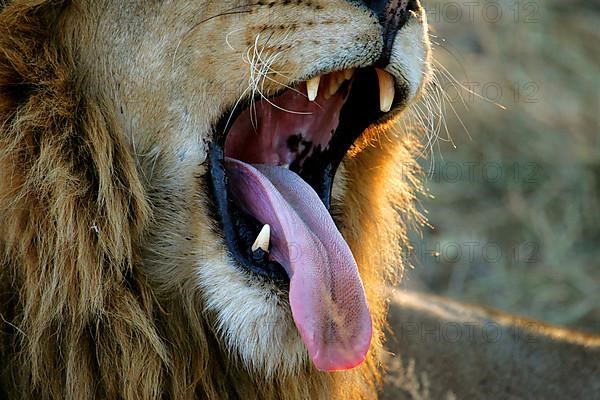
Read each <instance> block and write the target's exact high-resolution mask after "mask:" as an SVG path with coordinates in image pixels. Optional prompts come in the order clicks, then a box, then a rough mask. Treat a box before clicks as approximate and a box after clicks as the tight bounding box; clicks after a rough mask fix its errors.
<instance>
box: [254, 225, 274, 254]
mask: <svg viewBox="0 0 600 400" xmlns="http://www.w3.org/2000/svg"><path fill="white" fill-rule="evenodd" d="M270 243H271V226H270V225H265V226H263V227H262V229H261V230H260V233H259V234H258V236H257V237H256V240H255V241H254V244H253V245H252V252H255V251H256V250H258V249H261V250H263V251H266V252H267V253H268V252H269V244H270Z"/></svg>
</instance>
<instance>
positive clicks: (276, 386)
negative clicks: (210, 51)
mask: <svg viewBox="0 0 600 400" xmlns="http://www.w3.org/2000/svg"><path fill="white" fill-rule="evenodd" d="M64 7H66V6H65V2H62V1H49V0H17V1H13V2H11V3H10V4H8V5H7V6H6V7H5V8H4V9H3V10H2V11H1V12H0V251H1V255H2V258H0V317H1V320H0V359H1V360H2V363H1V365H0V373H1V375H0V378H1V379H0V394H1V393H2V390H4V391H6V393H5V394H6V395H8V396H11V397H12V398H19V397H21V398H40V399H45V398H47V399H61V398H77V399H83V398H111V399H112V398H115V399H116V398H128V399H135V398H143V399H153V398H154V399H158V398H166V397H168V398H173V399H175V398H177V399H184V398H194V397H196V396H199V397H200V398H237V397H239V398H244V399H249V398H280V399H286V398H289V399H298V398H335V397H344V398H359V397H363V398H371V397H373V396H374V393H375V392H376V388H377V387H378V385H379V383H380V382H379V381H380V374H381V369H382V365H381V354H382V340H383V333H382V328H381V327H382V325H383V323H384V318H385V308H386V305H385V300H384V295H385V293H384V291H383V290H380V289H381V287H383V285H384V284H385V282H386V281H388V280H389V279H391V278H392V277H393V276H394V273H393V267H395V266H397V264H398V261H396V254H395V251H393V250H387V249H395V248H396V245H395V244H396V243H397V240H399V239H402V236H403V232H402V231H398V230H397V228H395V224H392V223H390V221H393V220H395V219H396V218H397V216H398V211H400V212H399V214H400V216H401V217H402V218H405V219H406V220H411V219H413V216H414V214H415V210H414V208H413V207H414V206H413V205H412V203H413V202H412V200H413V199H412V196H413V195H412V187H413V186H414V185H415V184H416V180H415V179H414V177H413V176H412V175H410V174H404V178H403V179H399V180H397V181H396V183H395V185H396V187H393V186H392V185H390V182H388V181H387V177H388V176H390V172H391V171H392V170H395V169H397V168H398V165H399V164H398V163H408V161H409V160H412V159H414V156H415V152H416V151H417V149H418V146H417V144H416V141H415V139H414V138H413V137H412V136H410V135H408V134H404V135H400V134H399V135H398V138H396V139H395V140H393V141H392V140H387V139H384V137H385V136H384V135H379V134H378V133H377V132H374V134H373V135H372V137H371V138H370V139H369V140H370V143H369V144H368V145H365V146H364V150H363V151H361V152H360V153H358V154H356V155H354V156H353V157H352V158H350V159H348V160H346V162H345V166H344V167H345V170H346V173H347V176H346V193H347V194H346V195H345V196H347V198H346V199H345V202H344V203H343V204H345V205H344V206H343V210H342V211H343V212H344V213H346V214H347V215H348V219H347V221H346V224H345V226H344V227H343V234H344V235H345V236H346V238H347V239H348V242H349V244H350V246H351V248H352V250H353V253H354V255H355V257H356V259H357V262H358V264H359V266H360V267H361V275H362V277H363V280H364V281H365V282H366V288H367V297H368V299H369V304H370V309H371V312H372V315H373V320H374V326H375V327H376V332H375V335H374V340H373V342H374V343H373V347H372V350H371V351H370V353H369V357H368V360H367V362H366V363H365V364H364V365H363V366H362V367H360V368H358V369H356V370H353V371H349V372H344V373H336V374H324V373H320V372H317V371H316V370H315V369H314V368H313V367H312V366H306V367H305V368H304V369H303V370H302V371H298V372H297V374H296V375H293V376H291V375H289V374H274V375H273V376H268V377H267V376H261V374H260V371H258V372H257V371H253V373H249V372H248V371H247V369H246V368H244V367H242V366H241V365H240V364H239V362H238V360H237V358H236V356H235V355H232V354H229V353H228V352H227V351H226V349H223V347H222V346H221V345H220V342H219V339H220V338H219V336H218V335H217V334H216V333H215V331H214V327H213V323H214V318H215V316H214V315H211V313H210V312H205V310H203V308H202V306H201V305H202V302H203V298H202V296H201V294H200V293H198V290H197V288H196V286H195V285H194V284H193V283H192V282H189V283H188V284H180V285H177V287H176V288H169V289H168V290H167V289H163V290H157V289H156V283H155V282H153V280H152V279H151V278H149V277H148V274H147V273H146V271H145V270H144V268H142V267H141V259H142V258H143V255H142V252H143V251H144V250H143V249H141V247H142V245H141V243H142V242H143V241H144V240H145V238H147V237H149V236H152V233H151V232H150V231H151V229H152V226H153V224H154V223H155V221H156V218H157V217H156V212H155V211H156V206H155V204H153V202H151V201H150V200H149V195H148V186H147V184H146V182H145V181H144V178H143V176H142V173H141V171H140V167H139V160H136V158H135V154H134V153H133V152H132V151H131V150H130V148H131V143H130V142H129V141H128V140H127V135H125V134H124V133H123V132H122V131H120V128H119V124H118V123H117V121H116V120H115V118H116V116H115V115H114V112H113V111H111V110H112V108H111V106H110V105H109V104H108V103H109V101H108V100H107V98H106V97H104V96H103V95H102V94H101V93H100V94H99V93H91V92H90V91H88V90H86V88H85V84H86V76H83V75H82V74H81V72H80V68H79V66H80V60H79V58H78V57H79V51H80V46H85V43H79V42H78V40H79V39H77V38H74V37H73V36H69V35H67V34H65V33H64V32H66V31H65V30H63V29H62V28H64V27H63V26H61V23H63V22H64V21H62V20H60V19H58V18H57V16H58V15H59V13H60V11H61V10H62V9H63V8H64ZM364 140H367V139H364ZM365 182H369V185H365V184H364V183H365ZM204 200H205V199H204ZM391 203H395V204H396V205H397V207H396V208H393V207H391V206H390V204H391ZM199 223H200V225H202V223H203V221H199ZM399 226H404V224H402V225H399ZM198 229H201V228H198ZM207 229H208V228H207ZM374 249H378V250H377V251H375V250H374ZM384 250H385V251H384ZM377 265H382V266H383V268H375V267H374V266H377Z"/></svg>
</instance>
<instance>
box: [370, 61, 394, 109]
mask: <svg viewBox="0 0 600 400" xmlns="http://www.w3.org/2000/svg"><path fill="white" fill-rule="evenodd" d="M375 71H377V77H378V78H379V107H380V109H381V111H382V112H388V111H390V110H391V109H392V103H393V102H394V96H395V95H396V88H395V86H394V78H393V77H392V75H390V74H389V73H387V72H385V71H384V70H382V69H379V68H376V69H375Z"/></svg>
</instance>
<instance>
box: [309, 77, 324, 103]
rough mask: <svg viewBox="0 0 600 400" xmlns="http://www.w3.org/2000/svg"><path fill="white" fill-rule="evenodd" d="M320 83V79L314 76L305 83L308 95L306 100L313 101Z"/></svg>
mask: <svg viewBox="0 0 600 400" xmlns="http://www.w3.org/2000/svg"><path fill="white" fill-rule="evenodd" d="M320 83H321V77H320V76H315V77H314V78H312V79H309V80H307V81H306V93H307V94H308V100H310V101H315V99H316V98H317V95H318V94H319V84H320Z"/></svg>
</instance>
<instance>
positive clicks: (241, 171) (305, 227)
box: [225, 158, 372, 371]
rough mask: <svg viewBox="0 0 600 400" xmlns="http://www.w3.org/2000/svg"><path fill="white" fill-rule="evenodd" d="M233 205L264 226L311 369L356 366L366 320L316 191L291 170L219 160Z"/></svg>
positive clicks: (356, 283)
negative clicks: (286, 282)
mask: <svg viewBox="0 0 600 400" xmlns="http://www.w3.org/2000/svg"><path fill="white" fill-rule="evenodd" d="M225 167H226V169H227V176H228V178H229V191H230V193H231V195H232V196H233V197H234V199H235V201H236V204H237V205H238V206H239V207H241V208H242V209H243V210H244V211H245V212H247V213H248V214H250V215H252V216H253V217H254V218H256V219H257V220H258V221H259V222H261V223H263V224H269V225H270V226H271V246H272V247H271V253H270V257H271V258H272V259H273V260H275V261H277V262H279V263H280V264H281V265H282V266H283V267H284V268H285V270H286V271H287V273H288V275H289V277H290V305H291V308H292V315H293V317H294V321H295V322H296V326H297V327H298V330H299V332H300V336H301V337H302V340H303V341H304V344H305V345H306V348H307V349H308V353H309V354H310V357H311V359H312V360H313V363H314V364H315V366H316V367H317V368H318V369H320V370H324V371H335V370H343V369H349V368H353V367H355V366H357V365H358V364H360V363H362V361H363V360H364V358H365V355H366V353H367V350H368V349H369V345H370V343H371V333H372V332H371V329H372V328H371V315H370V313H369V309H368V307H367V303H366V300H365V293H364V289H363V286H362V282H361V280H360V276H359V274H358V268H357V266H356V262H355V261H354V257H353V256H352V253H351V252H350V248H349V247H348V245H347V244H346V242H345V241H344V239H343V238H342V235H341V234H340V232H339V231H338V230H337V228H336V226H335V224H334V222H333V220H332V219H331V216H330V215H329V212H328V211H327V209H326V208H325V206H324V205H323V203H322V202H321V200H320V199H319V197H318V195H317V194H316V193H315V191H314V190H313V189H312V187H310V185H308V184H307V183H306V182H304V180H303V179H302V178H300V177H299V176H298V175H296V174H295V173H294V172H292V171H290V170H288V169H286V168H282V167H277V166H274V165H254V166H252V165H249V164H246V163H244V162H242V161H239V160H235V159H232V158H226V159H225Z"/></svg>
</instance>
